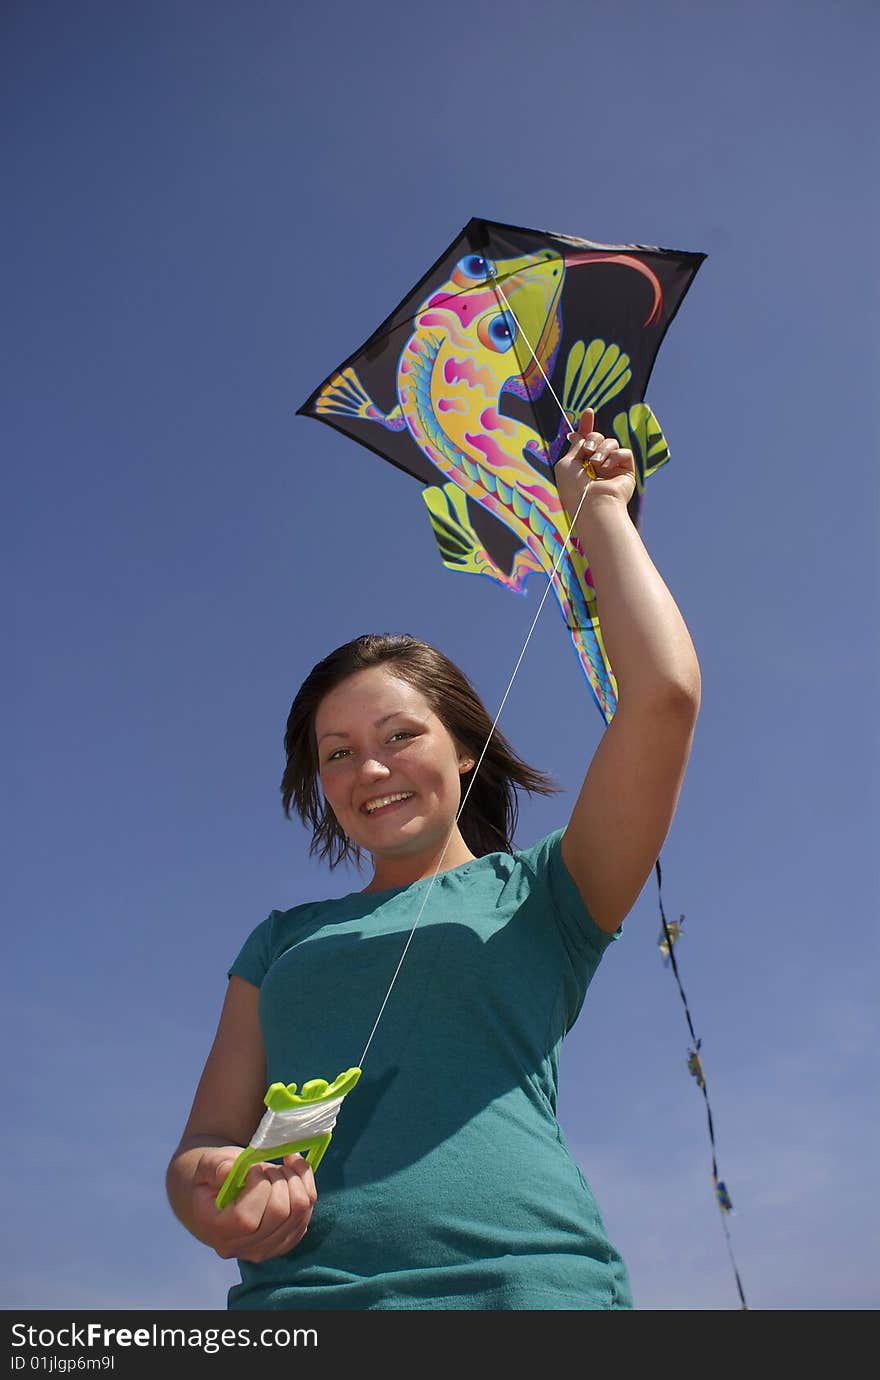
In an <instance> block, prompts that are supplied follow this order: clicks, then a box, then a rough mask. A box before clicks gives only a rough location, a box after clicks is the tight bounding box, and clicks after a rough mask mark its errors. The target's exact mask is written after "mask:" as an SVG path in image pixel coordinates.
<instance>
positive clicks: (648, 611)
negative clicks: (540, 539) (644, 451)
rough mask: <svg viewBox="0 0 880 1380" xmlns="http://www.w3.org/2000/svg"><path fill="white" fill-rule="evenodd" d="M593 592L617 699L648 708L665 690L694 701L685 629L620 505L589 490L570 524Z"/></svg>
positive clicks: (597, 489) (694, 676)
mask: <svg viewBox="0 0 880 1380" xmlns="http://www.w3.org/2000/svg"><path fill="white" fill-rule="evenodd" d="M574 530H575V532H576V534H577V536H578V537H579V538H580V541H581V544H582V545H583V548H584V551H585V552H586V556H587V560H588V561H589V564H590V572H591V574H592V577H593V584H594V587H595V590H596V603H597V607H598V611H599V623H600V627H601V630H602V638H603V640H604V643H605V650H606V651H607V653H608V659H609V661H610V662H611V668H612V670H613V672H614V676H615V679H616V680H617V688H618V698H619V700H620V702H621V703H623V702H624V701H627V702H630V701H632V700H639V701H643V702H647V701H655V700H656V699H657V696H658V695H660V694H664V693H665V692H666V691H667V690H672V691H674V692H676V693H677V694H680V695H682V696H684V697H687V698H690V699H692V700H693V701H694V703H695V704H698V703H699V699H700V666H699V662H698V661H697V654H696V651H695V650H694V644H693V642H692V641H691V637H690V633H689V632H688V630H687V625H686V624H685V621H684V619H683V618H682V616H681V614H680V612H679V610H678V608H677V606H676V603H675V600H674V599H673V597H672V595H671V594H670V592H669V590H668V589H667V588H666V585H665V584H664V583H663V580H662V579H661V577H660V574H659V572H658V571H657V569H656V567H655V565H654V563H653V561H652V560H651V557H650V556H649V555H648V552H647V550H646V549H645V545H644V543H643V541H642V539H641V537H640V536H639V533H638V532H637V530H636V528H635V525H634V524H633V522H632V519H631V518H630V516H629V513H628V512H627V510H626V507H625V505H624V504H623V503H622V502H620V500H619V499H618V498H616V497H614V496H613V495H611V494H607V493H602V491H601V485H600V484H594V485H592V486H591V490H590V491H589V492H588V493H587V496H586V498H585V500H584V503H583V506H582V508H581V511H580V513H579V515H578V519H577V522H576V524H575V529H574Z"/></svg>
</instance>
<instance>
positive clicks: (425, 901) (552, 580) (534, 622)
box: [358, 280, 589, 1068]
mask: <svg viewBox="0 0 880 1380" xmlns="http://www.w3.org/2000/svg"><path fill="white" fill-rule="evenodd" d="M495 289H496V291H497V292H499V293H500V294H501V296H502V298H503V299H504V302H505V304H506V305H507V309H508V311H510V314H511V316H513V319H514V321H516V324H517V327H518V329H519V331H520V333H521V334H522V338H523V340H524V341H525V342H526V344H527V345H528V347H529V350H530V352H531V356H532V359H534V361H535V363H536V364H537V365H538V368H539V369H540V370H541V373H542V374H544V370H543V367H542V365H541V361H540V360H539V359H538V357H537V355H536V354H535V352H534V350H532V347H531V345H530V344H529V340H528V337H527V336H526V333H525V331H523V329H522V326H521V325H520V323H519V321H517V319H516V316H515V314H514V312H513V309H512V308H511V307H510V304H509V303H508V301H507V298H506V296H505V295H504V292H503V291H502V289H501V288H500V287H499V286H498V283H497V280H496V282H495ZM544 378H545V380H546V382H547V387H548V388H549V389H550V392H551V393H553V397H554V398H555V399H556V405H557V406H558V408H559V410H560V412H561V413H562V416H563V418H564V420H565V421H566V423H568V424H569V425H570V424H571V423H570V418H569V417H568V416H567V414H566V412H565V410H564V408H563V406H562V404H561V403H560V401H559V399H558V398H557V397H556V393H555V392H554V390H553V386H552V384H551V383H550V380H549V379H548V378H547V375H546V374H544ZM588 488H589V484H587V485H585V486H584V491H583V493H582V494H581V497H580V501H579V502H578V506H577V508H576V510H575V514H574V517H573V518H572V519H571V523H570V528H571V529H573V528H574V524H575V522H576V521H577V518H578V514H579V513H580V510H581V505H582V504H583V501H584V499H585V497H586V494H587V489H588ZM569 535H570V533H569ZM565 552H566V543H565V542H562V543H561V545H560V548H559V555H558V556H557V557H556V562H555V564H554V566H553V570H552V572H551V574H550V578H549V580H548V581H547V588H546V589H545V590H544V593H543V596H542V598H541V602H540V604H539V605H538V609H537V612H536V614H535V616H534V618H533V619H532V626H531V627H530V628H529V631H528V634H527V636H526V640H525V642H524V643H523V648H522V651H521V652H520V654H519V657H518V658H517V662H516V665H515V666H514V668H513V674H512V675H511V677H510V680H509V681H508V683H507V689H506V690H505V692H504V697H503V699H502V701H501V704H500V705H499V706H498V713H497V714H496V715H495V721H494V723H493V724H492V727H491V729H490V730H489V736H488V738H487V739H486V743H485V746H484V748H483V751H482V752H481V753H480V759H479V761H478V762H477V765H476V766H475V767H474V770H473V774H472V776H471V779H470V781H469V782H468V787H467V790H466V791H465V794H464V799H463V800H462V802H461V805H460V807H459V811H458V814H457V815H456V817H455V824H453V826H452V829H451V830H450V832H449V837H448V838H447V840H446V843H445V844H444V845H443V852H442V853H441V854H440V857H439V859H438V861H437V867H436V869H435V871H434V873H433V875H432V877H431V885H430V886H429V887H428V890H427V891H426V892H425V895H424V898H423V900H422V904H421V907H420V909H419V913H418V915H417V916H416V919H415V924H414V925H413V927H412V929H411V930H410V932H409V935H408V937H407V941H406V944H405V945H404V947H403V953H402V954H401V955H400V958H399V960H398V963H397V967H396V968H395V970H394V975H393V977H392V979H391V982H390V983H389V984H388V991H387V992H386V993H385V998H384V1000H383V1002H382V1005H381V1006H380V1007H379V1014H378V1015H377V1016H376V1019H375V1021H374V1023H373V1029H372V1030H371V1031H370V1034H369V1038H368V1039H367V1043H366V1044H365V1045H364V1050H363V1053H362V1055H361V1057H360V1059H359V1060H358V1067H359V1068H363V1066H364V1060H365V1059H366V1057H367V1051H368V1050H369V1048H370V1045H371V1044H372V1042H373V1036H374V1035H375V1033H376V1030H377V1028H378V1025H379V1022H380V1020H381V1019H382V1014H383V1012H384V1010H385V1007H386V1006H387V1005H388V998H389V997H390V996H391V992H392V989H393V987H394V984H395V982H396V981H397V977H398V974H399V973H400V970H401V968H402V967H403V960H404V959H405V958H406V955H407V951H408V950H409V946H410V944H411V943H412V938H413V935H414V934H415V932H416V930H417V929H418V926H419V922H420V920H421V918H422V915H423V913H424V910H425V906H426V905H427V904H428V897H429V896H430V894H431V890H432V888H433V886H434V882H435V881H436V880H437V877H438V876H439V873H440V864H441V863H442V862H443V859H444V858H445V856H446V850H447V849H448V847H449V845H450V843H451V842H452V836H453V834H454V833H455V828H456V825H457V824H458V821H459V820H460V819H461V816H462V813H463V811H464V807H465V805H466V804H467V801H468V796H469V795H470V793H471V791H472V789H473V785H474V782H475V781H476V779H477V773H478V772H479V770H480V766H481V764H482V761H483V758H484V757H485V756H486V753H487V752H488V750H489V744H490V743H491V741H492V735H493V733H494V732H495V729H496V728H497V726H498V720H499V719H500V718H501V712H502V710H503V709H504V706H505V704H506V703H507V697H508V695H509V694H510V691H511V689H512V687H513V682H514V680H515V679H516V673H517V671H518V670H519V668H520V664H521V662H522V659H523V657H524V656H525V654H526V648H527V647H528V645H529V642H530V641H531V637H532V633H533V632H534V631H535V627H536V625H537V622H538V619H539V618H540V616H541V610H542V609H543V607H544V604H545V602H546V600H547V595H548V594H549V593H550V590H551V589H552V588H553V585H554V583H555V581H556V576H557V573H558V571H559V566H560V564H561V562H562V558H563V556H564V555H565Z"/></svg>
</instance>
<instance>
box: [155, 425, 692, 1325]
mask: <svg viewBox="0 0 880 1380" xmlns="http://www.w3.org/2000/svg"><path fill="white" fill-rule="evenodd" d="M593 422H594V416H593V414H592V412H589V411H588V412H587V413H585V415H584V417H583V418H582V419H581V424H580V427H579V429H578V432H577V433H575V434H574V435H573V438H572V445H571V448H570V450H569V452H568V454H567V455H566V456H565V457H563V459H562V460H561V461H560V462H559V464H558V465H557V467H556V480H557V485H558V488H559V491H560V496H561V498H562V501H563V503H564V505H565V508H566V510H567V512H568V513H569V515H570V516H571V517H574V515H575V513H576V512H577V510H578V505H579V503H580V505H581V506H580V511H579V512H578V513H577V518H576V521H575V531H576V532H577V535H578V536H579V537H580V539H581V542H582V544H583V546H584V548H585V550H586V551H587V552H588V554H589V560H590V567H591V571H592V575H593V580H594V583H595V587H596V595H597V602H598V606H599V613H600V618H601V623H602V630H603V635H604V639H605V645H606V648H607V651H608V655H609V659H610V661H611V664H612V666H613V667H614V671H615V675H616V678H617V683H618V707H617V711H616V713H615V715H614V718H613V720H612V722H611V724H610V725H609V727H608V728H607V730H606V731H605V733H604V735H603V737H602V739H601V741H600V743H599V746H598V748H597V749H596V752H595V754H594V756H593V760H592V762H591V763H590V766H589V770H588V771H587V774H586V778H585V780H584V784H583V787H582V789H581V791H580V794H579V796H578V799H577V802H576V804H575V807H574V810H573V812H572V815H571V818H570V820H569V822H568V824H567V826H566V827H565V828H564V829H558V830H556V831H554V832H553V833H551V834H550V835H548V836H547V837H546V838H543V839H541V840H539V841H538V843H536V844H535V845H533V846H532V847H531V848H528V849H525V850H514V848H513V843H512V838H513V832H514V828H515V824H516V816H517V803H516V789H517V788H518V787H520V788H523V789H525V790H527V791H529V792H539V793H541V794H549V793H551V792H552V791H553V790H554V789H556V788H555V787H554V786H553V784H552V782H551V780H550V778H549V777H547V776H546V775H545V774H543V773H541V772H539V771H536V770H534V769H533V768H531V767H529V766H528V765H527V764H526V763H525V762H523V761H522V760H521V759H520V758H518V757H517V756H516V754H515V753H514V751H513V749H512V748H511V747H510V746H509V744H508V743H507V742H506V740H505V738H504V737H503V735H502V734H500V733H499V732H498V731H497V729H496V731H495V732H494V734H492V736H491V739H490V741H489V745H488V749H487V750H486V753H485V756H484V757H483V759H482V762H481V763H480V766H479V771H477V772H476V774H475V775H474V768H475V766H476V765H477V763H478V761H479V759H480V756H481V754H482V752H483V748H484V747H485V744H486V740H487V739H488V738H489V734H490V729H491V726H492V721H491V718H490V716H489V715H488V713H487V712H486V710H485V708H484V707H483V705H482V703H481V702H480V700H479V698H478V696H477V694H476V693H475V691H474V690H473V688H472V686H471V685H470V684H469V682H468V681H467V680H466V678H465V677H464V676H463V675H462V673H461V672H460V671H459V670H458V668H457V667H456V666H454V665H453V664H452V663H451V662H450V661H449V660H448V659H447V658H446V657H444V656H443V654H442V653H440V652H439V651H437V650H436V649H435V648H432V647H430V646H428V645H427V644H425V643H423V642H420V641H418V640H417V639H415V638H412V637H405V636H366V637H360V638H357V639H355V641H354V642H351V643H348V644H347V645H346V646H344V647H340V648H339V649H337V650H336V651H335V652H333V653H331V655H330V656H328V657H327V658H325V660H323V661H322V662H320V663H319V664H318V665H317V666H315V667H314V669H313V670H312V672H311V673H310V675H309V676H308V677H307V679H306V681H305V682H304V684H303V685H302V687H301V689H300V690H299V692H298V694H297V696H296V698H295V700H294V702H293V706H292V709H291V712H290V717H289V719H288V724H287V733H286V737H285V748H286V751H287V766H286V770H285V772H284V777H283V781H282V797H283V802H284V807H285V811H286V813H287V814H288V815H289V814H290V807H291V804H293V805H294V807H295V809H296V811H297V813H298V815H299V817H300V818H301V819H302V820H303V822H304V823H306V824H307V825H308V826H309V827H311V829H312V833H313V839H312V849H311V851H312V852H313V853H314V852H317V853H318V854H319V856H321V857H324V858H327V857H329V865H330V867H331V868H333V867H335V866H336V865H337V864H338V863H339V862H340V861H342V860H343V859H344V858H346V857H353V858H354V859H355V861H356V862H357V863H358V865H360V862H361V858H362V855H363V853H364V852H366V853H368V854H369V856H370V858H371V861H372V874H373V875H372V878H371V880H370V882H369V884H368V885H367V886H366V887H365V888H364V889H363V890H361V891H356V892H352V893H351V894H349V895H346V896H342V897H337V898H334V899H332V900H325V901H318V902H314V903H307V904H305V905H300V906H295V907H294V908H293V909H292V910H286V911H273V912H272V913H271V915H269V917H268V918H267V919H266V920H265V921H263V923H262V924H260V925H258V926H257V928H256V929H255V930H254V931H253V933H252V934H251V935H250V937H249V938H248V939H247V940H246V942H245V944H244V946H243V948H242V949H241V952H240V953H239V955H238V957H237V958H236V960H235V962H234V963H233V965H232V968H231V969H230V977H229V986H228V989H227V994H226V1000H225V1003H224V1007H223V1012H222V1015H221V1018H220V1024H219V1028H218V1031H217V1036H216V1039H215V1041H214V1045H213V1048H212V1050H211V1053H210V1055H209V1057H208V1060H207V1063H206V1065H205V1070H204V1073H203V1075H202V1079H201V1081H200V1083H199V1087H198V1090H197V1092H196V1096H195V1100H194V1103H193V1107H192V1111H191V1113H190V1117H189V1121H188V1122H187V1125H186V1128H185V1130H184V1133H183V1138H182V1140H181V1142H180V1145H179V1146H178V1148H177V1150H176V1151H175V1154H174V1156H173V1158H172V1160H171V1163H170V1165H169V1168H168V1177H167V1184H168V1195H169V1200H170V1202H171V1205H172V1208H173V1209H174V1211H175V1213H176V1214H177V1216H178V1218H179V1219H180V1221H181V1222H182V1223H183V1224H184V1226H186V1227H187V1228H188V1229H189V1231H191V1232H192V1233H193V1235H194V1236H196V1237H197V1238H198V1239H199V1240H200V1241H203V1242H204V1243H205V1244H206V1245H208V1246H210V1247H212V1248H213V1249H214V1250H215V1251H216V1252H217V1253H218V1254H219V1255H220V1256H222V1257H223V1258H224V1259H229V1258H232V1257H237V1259H238V1261H239V1266H240V1270H241V1281H242V1282H241V1284H239V1285H236V1286H234V1287H233V1288H232V1289H231V1290H230V1294H229V1307H230V1308H236V1309H237V1308H243V1309H251V1308H257V1309H286V1308H291V1309H312V1308H327V1309H493V1310H498V1309H529V1310H532V1309H604V1308H609V1309H619V1308H631V1307H632V1300H631V1296H630V1290H629V1283H628V1279H627V1272H626V1268H625V1265H624V1263H623V1261H622V1259H621V1257H620V1255H619V1254H618V1252H617V1251H616V1249H615V1248H614V1246H613V1245H612V1244H611V1242H610V1241H609V1239H608V1236H607V1234H606V1231H605V1227H604V1224H603V1222H602V1218H601V1215H600V1212H599V1209H598V1207H597V1205H596V1202H595V1200H594V1198H593V1195H592V1193H591V1191H590V1188H589V1186H588V1184H587V1182H586V1180H585V1179H584V1178H583V1176H582V1174H581V1173H580V1171H579V1169H578V1167H577V1165H576V1164H575V1162H574V1160H573V1159H572V1157H571V1156H570V1154H569V1152H568V1149H567V1147H566V1145H565V1140H564V1137H563V1135H562V1132H561V1130H560V1128H559V1125H558V1123H557V1120H556V1115H555V1108H556V1092H557V1074H558V1058H559V1049H560V1045H561V1042H562V1039H563V1038H564V1036H565V1034H566V1033H567V1031H568V1030H570V1029H571V1026H572V1025H573V1023H574V1021H575V1019H576V1018H577V1015H578V1013H579V1011H580V1009H581V1005H582V1003H583V1000H584V996H585V993H586V990H587V987H588V985H589V983H590V980H591V979H592V976H593V974H594V972H595V970H596V968H597V967H598V964H599V961H600V959H601V957H602V954H603V952H604V950H605V949H606V948H607V946H608V945H609V944H610V943H611V942H612V941H613V940H614V939H616V938H617V937H618V935H619V933H620V926H621V922H622V921H623V919H624V918H625V916H626V915H627V914H628V912H629V911H630V909H631V907H632V905H633V903H634V902H635V900H636V898H637V897H638V895H639V893H640V891H641V889H642V887H643V885H644V883H645V881H646V880H647V878H648V876H649V875H650V872H651V870H652V868H653V866H654V862H655V860H656V858H657V856H658V854H659V853H660V850H661V847H662V844H663V841H664V839H665V838H666V835H667V832H668V830H669V827H670V824H671V821H672V818H673V814H674V811H675V807H676V803H677V800H678V796H679V792H680V789H681V784H682V780H683V777H684V772H685V767H686V764H687V760H688V756H689V753H690V748H691V742H692V738H693V732H694V726H695V722H696V718H697V713H698V708H699V700H700V672H699V666H698V663H697V658H696V654H695V652H694V648H693V645H692V643H691V639H690V636H689V635H688V631H687V628H686V626H685V623H684V620H683V619H682V617H681V614H680V613H679V611H678V609H677V608H676V605H675V603H674V601H673V599H672V597H671V595H670V593H669V591H668V590H667V589H666V586H665V585H664V583H663V581H662V579H661V578H660V575H659V574H658V572H657V570H656V569H655V567H654V566H653V564H652V562H651V560H650V557H649V556H648V553H647V551H646V550H645V547H644V545H643V544H642V541H641V538H640V537H639V535H638V533H637V531H636V529H635V527H634V526H633V524H632V522H631V521H630V518H629V516H628V513H627V508H626V505H627V502H628V501H629V499H630V497H631V496H632V493H633V488H634V484H635V478H634V473H635V471H634V464H633V457H632V454H631V452H629V451H625V450H621V449H620V448H619V447H618V445H617V443H616V442H615V441H614V440H609V439H606V438H605V437H603V436H602V435H601V434H600V433H598V432H595V431H593V429H592V427H593ZM585 457H589V460H590V463H591V467H592V473H593V474H594V475H595V479H592V478H589V479H588V471H586V469H585V466H584V464H583V461H584V459H585ZM587 486H588V487H587ZM585 487H586V490H587V491H586V493H584V489H585ZM581 500H583V501H582V502H581ZM558 715H559V721H560V724H561V725H563V726H566V729H567V725H566V715H565V710H564V706H562V705H559V707H558ZM574 720H575V716H574V715H572V717H571V720H570V722H572V723H573V722H574ZM571 746H572V749H573V750H576V745H575V744H574V743H573V742H572V744H571ZM471 783H472V788H471V790H470V793H469V794H468V798H467V801H466V803H465V806H464V808H463V809H462V810H461V813H460V817H459V811H460V808H461V801H462V799H463V796H464V795H465V793H466V792H467V790H468V786H469V785H471ZM414 926H415V929H414V928H413V927H414ZM407 941H409V947H408V948H407V947H406V946H407ZM402 955H404V957H403V962H402V965H400V966H399V969H398V965H399V964H400V960H401V956H402ZM395 974H396V976H395ZM389 987H390V992H389ZM386 994H387V995H388V1000H387V1002H385V1004H384V1006H383V1002H384V999H385V997H386ZM380 1010H381V1014H380ZM377 1017H378V1024H377V1023H376V1021H377ZM365 1042H367V1047H366V1050H365V1057H363V1074H362V1077H361V1080H360V1082H359V1084H358V1085H357V1087H356V1088H355V1089H354V1090H353V1091H352V1092H351V1093H350V1094H349V1096H348V1097H347V1098H346V1101H345V1102H344V1104H343V1106H342V1108H341V1111H340V1114H339V1120H338V1123H337V1126H336V1129H335V1131H334V1133H333V1141H332V1144H331V1146H330V1148H329V1150H328V1151H327V1154H326V1156H325V1158H324V1160H323V1162H322V1164H321V1166H320V1169H319V1186H317V1187H316V1183H315V1177H314V1175H313V1173H312V1170H311V1168H310V1167H309V1166H308V1165H307V1164H306V1162H305V1160H304V1159H302V1158H301V1157H300V1156H299V1155H290V1156H287V1157H286V1158H285V1159H284V1160H283V1162H282V1163H280V1164H273V1163H271V1162H266V1163H263V1164H259V1165H256V1166H255V1167H253V1168H252V1169H251V1170H250V1172H249V1174H248V1177H247V1180H246V1183H245V1187H244V1189H243V1190H242V1192H241V1194H240V1195H239V1197H238V1198H237V1199H236V1201H235V1202H234V1203H233V1204H232V1205H231V1206H229V1207H227V1208H226V1209H224V1210H223V1211H222V1212H221V1211H218V1210H217V1208H216V1207H215V1205H214V1199H215V1197H216V1194H217V1192H218V1190H219V1188H220V1186H221V1184H222V1183H223V1180H224V1178H225V1176H226V1174H227V1172H228V1170H229V1168H230V1166H231V1164H232V1163H233V1161H234V1159H235V1157H236V1156H237V1155H238V1153H239V1151H240V1150H241V1148H242V1147H243V1146H245V1145H247V1144H248V1142H249V1139H250V1137H251V1135H252V1134H253V1131H254V1129H255V1127H256V1126H257V1124H258V1122H259V1120H260V1118H261V1116H262V1114H263V1111H264V1106H263V1096H264V1093H265V1090H266V1088H267V1086H268V1085H269V1083H272V1082H283V1083H290V1082H294V1081H296V1082H298V1083H299V1084H302V1083H303V1082H305V1081H306V1080H308V1079H311V1078H318V1077H320V1078H326V1079H328V1080H332V1079H333V1078H335V1077H336V1075H337V1074H339V1073H341V1072H342V1071H343V1070H345V1069H347V1068H349V1067H351V1066H352V1065H353V1064H355V1063H357V1062H358V1060H359V1058H360V1057H361V1051H362V1050H364V1046H365ZM613 1057H614V1051H613V1048H611V1047H608V1048H604V1049H600V1050H597V1061H602V1060H604V1061H605V1065H606V1067H610V1065H611V1061H612V1059H613Z"/></svg>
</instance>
